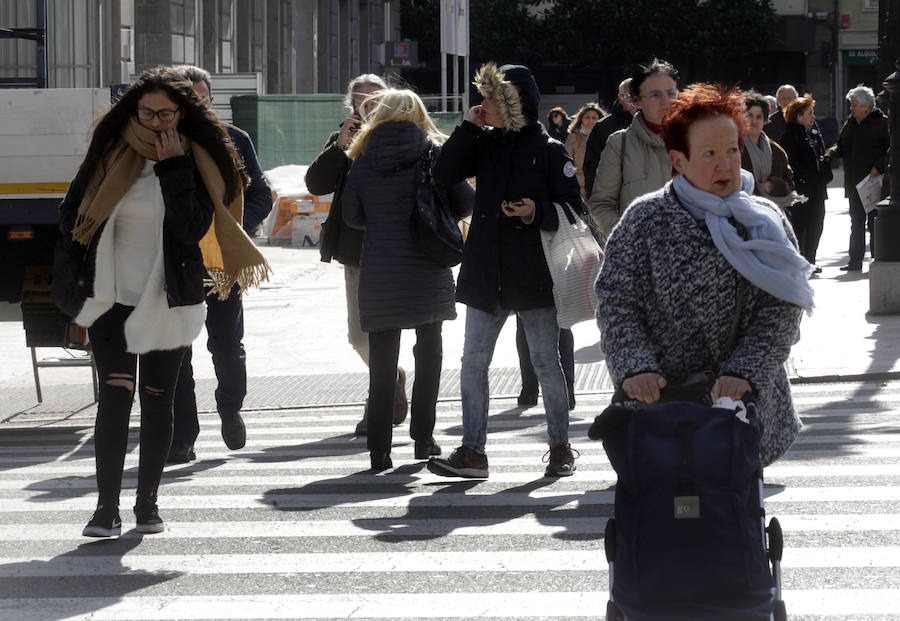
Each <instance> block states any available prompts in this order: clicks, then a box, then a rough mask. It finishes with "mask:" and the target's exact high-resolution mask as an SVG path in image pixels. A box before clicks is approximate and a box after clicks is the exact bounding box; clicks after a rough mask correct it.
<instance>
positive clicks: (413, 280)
mask: <svg viewBox="0 0 900 621" xmlns="http://www.w3.org/2000/svg"><path fill="white" fill-rule="evenodd" d="M427 142H428V137H427V136H426V134H425V131H424V130H423V129H422V128H421V127H419V126H418V125H415V124H414V123H409V122H390V123H385V124H384V125H381V126H379V127H378V128H376V129H375V130H374V131H373V132H372V135H371V136H370V137H369V141H368V144H367V145H366V149H365V153H364V154H363V155H361V156H360V157H359V158H357V160H356V161H355V162H353V166H352V167H351V168H350V174H349V175H348V176H347V181H346V183H345V184H344V193H343V199H342V202H343V216H344V222H345V223H346V224H347V225H348V226H350V227H353V228H358V229H365V232H364V233H363V251H362V261H361V266H360V279H359V313H360V323H361V325H362V329H363V330H364V331H365V332H378V331H383V330H392V329H404V328H414V327H416V326H420V325H423V324H427V323H433V322H435V321H442V320H445V319H456V303H455V290H454V286H453V273H452V272H451V270H450V268H447V267H444V266H442V265H439V264H438V263H436V262H435V261H434V260H433V259H432V258H430V257H429V256H428V255H426V254H425V253H424V252H423V251H422V250H420V249H419V247H418V246H417V245H416V243H415V242H414V241H413V239H412V236H411V235H410V225H409V223H410V216H411V215H412V210H413V208H414V207H415V205H416V187H417V184H418V183H419V181H420V169H421V164H420V158H421V156H422V154H423V153H424V152H425V149H426V147H427V146H428V145H427ZM463 183H467V182H463ZM470 192H471V190H470ZM465 195H466V193H465V192H464V191H463V187H462V186H461V184H460V185H457V186H456V187H453V188H451V191H450V200H451V209H453V211H454V212H455V215H456V216H457V217H464V216H466V215H468V214H469V213H471V211H472V205H471V199H470V200H469V202H468V204H466V200H465V199H464V198H463V197H464V196H465Z"/></svg>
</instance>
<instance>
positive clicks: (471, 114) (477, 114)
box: [464, 105, 484, 127]
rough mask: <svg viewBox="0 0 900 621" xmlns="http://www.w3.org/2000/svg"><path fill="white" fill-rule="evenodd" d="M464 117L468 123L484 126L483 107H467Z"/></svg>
mask: <svg viewBox="0 0 900 621" xmlns="http://www.w3.org/2000/svg"><path fill="white" fill-rule="evenodd" d="M464 118H465V120H466V121H468V122H469V123H472V124H474V125H477V126H478V127H484V109H483V108H482V107H481V106H480V105H478V106H472V107H471V108H469V109H468V110H467V111H466V116H465V117H464Z"/></svg>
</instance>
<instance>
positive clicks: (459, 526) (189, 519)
mask: <svg viewBox="0 0 900 621" xmlns="http://www.w3.org/2000/svg"><path fill="white" fill-rule="evenodd" d="M608 397H609V395H608V394H606V393H597V394H584V395H579V398H578V403H579V405H578V408H577V409H576V411H575V412H573V415H572V424H571V430H570V435H571V440H572V443H573V446H574V447H575V448H577V449H578V450H579V451H580V452H581V457H580V458H579V459H578V461H577V465H578V471H577V472H576V474H575V476H573V477H570V478H566V479H560V480H557V479H549V478H544V477H543V476H542V475H543V470H544V464H543V463H542V461H541V458H542V455H543V454H544V452H545V451H546V448H547V447H546V444H545V441H546V440H545V438H546V432H545V429H544V417H543V414H542V411H541V410H540V409H539V408H531V409H527V410H521V409H518V408H515V407H514V400H509V399H506V400H504V399H496V400H494V401H493V402H492V404H491V422H490V427H489V435H488V447H487V450H488V456H489V459H490V466H491V474H490V478H489V479H487V480H485V481H471V480H459V479H445V478H441V477H436V476H434V475H432V474H431V473H429V472H428V471H427V470H426V469H425V468H424V462H421V461H416V460H414V459H413V455H412V448H413V447H412V442H411V441H410V440H409V438H408V437H406V436H407V433H406V432H407V427H406V425H403V426H401V427H398V428H395V432H394V443H395V449H394V451H393V453H392V457H393V460H394V465H395V468H394V469H392V470H389V471H387V472H385V473H381V474H378V475H372V474H369V473H367V472H365V471H366V469H367V468H368V455H367V451H366V447H365V440H364V439H363V438H355V437H353V435H352V434H351V433H350V432H351V431H352V429H353V426H354V425H355V423H356V420H357V417H358V414H359V411H358V410H359V408H349V407H337V408H328V409H299V410H297V409H295V410H285V411H280V410H268V411H255V412H247V414H246V416H245V419H246V421H247V425H248V441H247V446H246V447H245V448H244V449H243V450H241V451H237V452H234V453H231V452H229V451H227V449H226V448H225V446H224V445H223V443H222V441H221V438H220V437H219V435H218V433H219V432H218V419H217V417H216V416H215V415H214V414H213V415H211V416H203V417H202V420H201V424H202V432H201V436H200V438H199V441H198V442H197V444H196V452H197V455H198V460H197V461H195V462H193V463H191V464H185V465H178V466H168V467H167V468H166V472H165V475H164V479H163V483H162V486H161V489H160V503H159V504H160V513H161V515H162V516H163V518H164V519H165V520H166V523H167V530H166V532H164V533H161V534H159V535H140V534H138V533H136V532H134V531H133V526H134V519H133V516H132V515H131V514H130V506H131V504H132V502H133V495H134V487H135V485H136V472H137V462H138V451H137V449H136V447H135V446H134V442H135V441H136V439H137V436H136V422H137V421H133V425H134V426H135V428H134V429H133V434H132V438H131V439H132V444H131V445H130V446H129V453H128V455H127V456H126V464H125V467H126V473H125V479H124V489H123V494H122V517H123V520H124V524H123V534H122V536H121V537H119V538H118V539H114V540H102V541H94V540H89V539H86V538H83V537H81V535H80V534H81V529H82V527H83V526H84V524H85V523H86V521H87V519H88V518H89V517H90V514H91V512H92V510H93V506H94V503H95V502H96V489H95V483H94V454H93V446H92V441H91V435H92V429H91V426H90V421H86V420H83V419H82V420H75V421H74V422H73V421H68V422H62V423H56V424H52V425H46V426H42V427H31V426H27V425H24V424H21V425H19V424H7V425H4V426H2V427H0V619H2V620H4V621H6V620H10V621H38V620H40V621H49V620H54V621H61V620H75V619H94V620H96V619H115V620H117V621H121V620H136V619H161V620H169V619H338V618H340V619H346V618H353V619H403V620H424V619H429V620H441V619H448V620H449V619H461V618H467V619H470V618H482V619H550V618H552V619H588V618H591V619H597V618H602V617H603V616H604V614H605V606H606V600H607V595H608V594H607V589H606V587H607V584H608V575H607V567H606V561H605V556H604V553H603V531H604V527H605V523H606V520H607V518H608V517H609V516H611V515H612V511H613V500H614V491H613V490H614V484H615V473H614V472H613V471H612V469H611V468H610V466H609V464H608V461H607V460H606V457H605V455H604V453H603V449H602V447H601V446H600V444H599V443H591V442H590V441H588V440H587V438H586V430H587V427H588V425H589V424H590V422H591V420H592V419H593V416H594V415H595V414H596V413H597V412H599V410H600V409H601V408H602V407H603V406H604V405H605V401H606V400H607V399H608ZM794 397H795V402H796V404H797V407H798V409H799V411H800V412H801V416H802V418H803V420H804V423H805V428H804V430H803V433H802V435H801V437H800V439H799V440H798V442H797V443H796V444H795V446H794V447H793V448H792V449H791V451H790V452H789V453H788V454H787V455H786V456H785V458H784V459H782V460H781V461H779V462H778V463H776V464H774V465H773V466H771V467H770V468H768V469H767V470H766V488H765V493H766V496H767V500H766V506H767V511H768V513H769V514H770V515H776V516H778V518H779V520H780V521H781V524H782V527H783V529H784V532H785V553H784V562H783V587H784V599H785V602H786V605H787V610H788V614H789V618H791V619H831V618H835V619H837V618H840V619H865V620H867V621H875V620H882V619H900V382H896V383H854V384H827V385H801V386H795V388H794ZM436 432H437V433H436V439H437V441H438V443H439V444H440V445H441V446H442V447H443V448H444V450H445V452H448V451H449V450H451V449H452V448H453V447H454V446H455V444H456V443H457V442H458V441H459V435H460V432H461V426H460V411H459V403H458V402H454V401H449V402H441V403H440V404H439V410H438V424H437V430H436Z"/></svg>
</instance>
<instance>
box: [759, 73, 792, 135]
mask: <svg viewBox="0 0 900 621" xmlns="http://www.w3.org/2000/svg"><path fill="white" fill-rule="evenodd" d="M798 96H799V95H798V93H797V89H796V88H794V86H793V85H792V84H782V85H781V86H779V87H778V90H777V91H775V99H777V100H778V109H777V110H775V112H773V113H772V114H771V116H769V122H768V123H766V125H765V127H763V131H764V132H766V136H768V137H769V139H770V140H774V141H775V142H777V143H778V144H781V137H782V136H783V135H784V130H785V128H786V127H787V121H785V120H784V109H785V108H786V107H787V105H788V104H789V103H791V102H792V101H794V100H795V99H797V97H798Z"/></svg>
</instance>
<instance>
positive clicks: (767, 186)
mask: <svg viewBox="0 0 900 621" xmlns="http://www.w3.org/2000/svg"><path fill="white" fill-rule="evenodd" d="M759 187H761V188H762V189H763V190H764V191H765V193H766V194H771V193H772V190H773V189H774V188H775V184H774V183H772V182H771V181H763V182H762V183H760V184H759Z"/></svg>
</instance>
